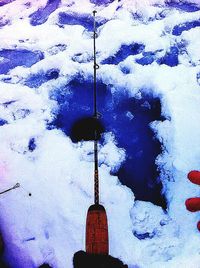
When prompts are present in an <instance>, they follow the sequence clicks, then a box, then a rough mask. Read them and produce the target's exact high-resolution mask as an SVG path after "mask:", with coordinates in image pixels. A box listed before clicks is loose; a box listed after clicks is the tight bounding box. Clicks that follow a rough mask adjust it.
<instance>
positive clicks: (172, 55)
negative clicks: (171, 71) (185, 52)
mask: <svg viewBox="0 0 200 268" xmlns="http://www.w3.org/2000/svg"><path fill="white" fill-rule="evenodd" d="M178 55H179V50H178V48H177V47H176V46H172V47H171V48H170V51H169V52H167V53H166V54H165V56H164V57H162V58H160V59H158V60H157V63H158V64H165V65H168V66H170V67H174V66H177V65H178V63H179V62H178Z"/></svg>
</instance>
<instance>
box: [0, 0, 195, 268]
mask: <svg viewBox="0 0 200 268" xmlns="http://www.w3.org/2000/svg"><path fill="white" fill-rule="evenodd" d="M26 2H27V1H24V0H16V1H13V2H10V3H8V4H6V5H3V6H1V8H0V17H1V22H0V24H1V25H2V28H1V30H0V45H1V51H5V49H10V50H27V51H31V52H34V53H35V52H37V51H39V52H41V53H43V54H44V58H40V59H38V61H37V62H34V63H33V64H31V66H30V65H29V66H26V65H25V64H22V66H11V67H12V68H11V69H9V70H6V71H5V72H2V74H1V75H0V80H1V81H0V89H1V90H0V119H1V120H4V121H2V122H5V123H4V124H3V125H1V127H0V139H1V141H2V142H1V153H0V171H1V172H0V182H1V183H0V190H1V191H3V190H5V189H7V188H10V187H12V186H13V185H15V183H16V182H19V183H20V185H21V187H20V188H18V189H15V190H13V191H12V192H8V193H6V194H4V195H1V197H0V207H1V213H0V228H1V232H2V234H3V237H4V239H5V241H6V252H5V260H6V261H7V262H8V263H9V265H10V266H11V267H13V268H31V267H33V268H35V267H38V266H39V265H40V264H42V263H44V262H48V263H49V264H50V265H52V267H54V268H64V267H69V268H70V267H72V257H73V254H74V253H75V252H76V251H78V250H81V249H83V250H84V240H85V238H84V234H85V220H86V213H87V209H88V207H89V206H90V205H91V204H92V202H93V194H92V193H93V184H92V174H93V163H92V148H93V144H92V143H91V142H79V143H78V144H74V143H72V142H71V140H70V138H69V137H67V136H66V135H65V134H64V133H63V132H62V131H61V130H59V129H49V128H48V127H47V125H48V124H50V123H51V122H52V121H53V119H54V117H55V116H56V115H55V114H56V113H55V111H57V110H58V109H59V102H58V101H57V100H56V98H53V96H54V93H55V92H57V90H59V92H60V93H61V95H62V94H63V95H64V94H70V92H67V93H66V92H65V91H64V89H65V86H66V85H67V84H68V83H69V82H70V81H71V80H72V78H73V77H75V76H76V75H77V74H79V73H81V74H82V76H83V77H84V78H85V79H90V78H91V75H92V72H93V68H92V62H91V58H92V33H91V32H89V31H87V29H85V24H84V23H83V22H84V19H83V18H85V17H84V16H86V15H87V16H91V12H92V10H93V9H94V7H95V6H94V4H92V3H90V2H89V1H88V0H84V1H83V0H82V1H78V0H77V1H75V2H74V1H70V0H69V1H61V2H60V4H59V6H58V7H57V9H56V10H55V11H52V12H50V13H51V14H50V15H49V18H48V20H46V21H44V23H43V24H41V25H37V26H34V25H31V24H30V21H31V18H30V15H31V14H33V13H34V12H36V11H37V10H38V9H39V8H40V9H42V8H44V7H45V6H46V4H47V2H48V1H46V0H40V1H39V0H38V1H34V2H32V3H31V5H30V6H27V5H26ZM173 2H175V1H173ZM176 2H177V3H179V1H176ZM180 2H181V3H182V1H180ZM184 2H186V1H184ZM187 2H188V3H189V2H191V3H196V4H200V1H197V0H196V1H195V0H193V1H187ZM167 3H168V5H166V4H167ZM155 4H156V5H155ZM95 8H96V9H97V11H98V17H97V18H98V20H99V21H103V22H104V23H103V25H100V26H99V28H98V35H99V37H98V39H97V50H98V54H97V60H98V62H99V63H102V64H100V65H101V67H100V70H99V71H98V77H99V78H100V79H101V80H102V82H103V83H104V84H105V85H109V86H110V90H111V93H112V94H113V95H114V94H119V95H120V94H122V92H126V93H127V96H129V97H135V98H138V99H140V98H141V96H142V94H143V93H146V94H147V93H150V94H151V95H152V96H153V97H159V98H160V100H161V104H162V111H161V112H162V115H163V116H165V118H166V120H164V121H154V122H151V124H150V127H151V129H153V131H154V132H155V135H156V137H157V138H158V140H159V141H160V143H161V144H162V148H163V151H162V153H161V154H160V155H159V156H158V157H157V159H156V163H157V165H158V167H159V169H160V179H161V181H162V184H163V192H164V194H165V196H166V199H167V210H166V211H164V210H163V209H162V208H161V207H158V206H156V205H153V204H152V203H150V202H144V201H138V200H137V201H135V197H134V190H133V192H132V191H131V190H130V189H129V188H128V187H126V186H123V185H122V184H121V183H120V182H119V180H118V178H117V177H116V176H113V175H110V174H111V173H112V172H113V171H114V170H117V169H119V167H120V166H121V164H122V163H123V162H124V161H125V160H126V151H125V150H124V148H120V147H119V146H118V144H117V142H116V138H115V135H114V133H110V132H109V133H106V134H105V137H104V143H103V144H101V146H100V152H99V159H100V179H101V182H100V183H101V184H100V189H101V197H100V199H101V202H102V204H103V205H104V206H105V208H106V210H107V214H108V219H109V235H110V254H111V255H113V256H114V257H118V258H120V259H122V260H123V261H124V262H125V263H127V264H128V265H129V266H130V267H132V266H134V265H137V266H138V267H141V268H146V267H148V268H153V267H155V268H156V267H159V266H160V267H166V268H171V267H175V268H176V267H179V266H181V267H191V268H192V267H193V268H199V267H200V266H199V263H200V255H199V252H200V247H199V245H200V243H199V242H200V241H199V234H198V230H196V223H197V221H198V219H199V215H198V213H196V214H191V213H190V212H187V211H186V209H185V206H184V202H185V200H186V199H187V198H189V197H192V196H198V195H199V190H198V186H195V185H192V184H191V183H190V182H188V181H187V173H188V172H189V171H190V170H192V169H197V170H198V169H199V168H200V160H199V159H200V149H199V144H200V127H199V120H198V119H199V118H200V106H199V102H200V94H199V84H198V81H197V76H198V74H199V72H200V69H199V63H200V58H199V40H198V39H197V36H198V35H199V31H200V29H199V27H196V28H191V29H186V30H184V31H182V32H181V34H180V35H178V36H176V35H173V29H174V27H176V26H177V25H182V24H184V23H187V22H192V21H195V20H198V21H199V18H200V11H198V10H197V11H194V12H186V11H183V10H181V9H178V8H175V7H173V6H172V7H170V4H169V1H163V0H154V1H153V0H151V1H147V0H146V1H139V0H137V1H135V2H134V4H133V2H132V0H129V1H128V0H124V1H121V2H118V1H113V2H112V3H110V4H107V5H106V6H104V5H99V6H96V7H95ZM61 12H67V13H70V14H72V15H73V14H76V16H77V13H78V14H80V17H79V18H78V22H77V23H78V24H79V25H73V24H71V25H67V24H65V23H63V24H62V25H61V24H60V23H59V14H60V13H61ZM161 13H162V16H161ZM85 14H86V15H85ZM133 43H134V44H142V45H143V49H141V50H138V51H136V53H131V52H130V50H128V49H129V48H130V47H129V46H130V45H132V44H133ZM172 47H175V48H177V50H176V51H175V52H172V51H171V48H172ZM148 52H150V53H154V55H155V58H154V59H153V61H152V62H150V63H149V64H147V65H141V64H139V62H138V59H141V58H142V57H145V55H146V54H144V53H148ZM117 53H119V54H117ZM120 53H121V54H120ZM126 53H127V54H126ZM173 53H174V54H173ZM175 54H176V59H177V62H176V64H172V63H171V62H170V59H174V57H175ZM116 55H117V56H116ZM122 55H125V56H122ZM169 55H172V56H169ZM113 56H114V57H115V56H116V57H117V62H116V64H113V63H112V62H111V63H110V64H103V62H104V61H105V60H107V59H108V58H109V57H113ZM77 57H78V60H77ZM169 57H171V58H170V59H169ZM119 61H120V62H119ZM5 63H6V59H5V58H4V57H3V56H1V61H0V70H2V69H3V68H2V66H3V65H1V64H5ZM105 63H106V62H105ZM19 65H20V64H19ZM51 69H53V70H59V75H58V77H55V78H53V79H44V80H43V82H42V83H39V84H37V83H36V84H34V85H33V86H28V85H29V84H28V82H27V81H29V79H31V77H32V76H34V75H38V74H41V75H45V74H46V73H47V72H48V71H49V70H51ZM123 69H124V70H128V71H127V73H126V72H122V70H123ZM0 73H1V72H0ZM30 81H31V80H30ZM30 83H31V82H30ZM63 95H62V96H63ZM64 96H65V95H64ZM65 101H68V99H67V100H65ZM68 102H69V103H68V105H70V101H68ZM126 116H127V117H128V120H134V114H132V113H130V112H128V113H127V114H126ZM31 140H32V142H33V140H34V144H35V147H33V149H32V150H30V148H29V145H30V141H31ZM142 168H145V167H142ZM29 193H31V196H30V195H29ZM191 260H192V262H191Z"/></svg>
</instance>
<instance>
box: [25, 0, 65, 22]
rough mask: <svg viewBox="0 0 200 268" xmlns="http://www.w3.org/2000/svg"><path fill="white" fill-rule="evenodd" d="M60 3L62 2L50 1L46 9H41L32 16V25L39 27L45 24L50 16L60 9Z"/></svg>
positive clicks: (57, 0) (58, 0)
mask: <svg viewBox="0 0 200 268" xmlns="http://www.w3.org/2000/svg"><path fill="white" fill-rule="evenodd" d="M60 2H61V0H49V1H48V2H47V4H46V6H45V7H44V8H40V9H38V10H37V11H36V12H34V13H33V14H31V15H30V18H31V20H30V23H31V25H33V26H37V25H40V24H43V23H45V22H46V21H47V20H48V18H49V15H50V14H51V13H53V12H54V11H55V10H56V9H57V8H58V6H59V4H60Z"/></svg>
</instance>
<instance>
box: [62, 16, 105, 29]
mask: <svg viewBox="0 0 200 268" xmlns="http://www.w3.org/2000/svg"><path fill="white" fill-rule="evenodd" d="M105 22H106V20H105V19H102V18H99V17H97V18H96V26H97V28H98V27H99V26H101V25H103V24H104V23H105ZM59 24H60V25H62V24H67V25H82V26H83V27H84V28H86V29H87V30H88V31H93V24H94V18H93V16H92V15H91V14H79V13H75V12H68V13H66V12H60V13H59Z"/></svg>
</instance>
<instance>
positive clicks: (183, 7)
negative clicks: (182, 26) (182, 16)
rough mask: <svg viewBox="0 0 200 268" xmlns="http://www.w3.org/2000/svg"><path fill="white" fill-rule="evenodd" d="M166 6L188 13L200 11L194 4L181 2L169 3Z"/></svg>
mask: <svg viewBox="0 0 200 268" xmlns="http://www.w3.org/2000/svg"><path fill="white" fill-rule="evenodd" d="M166 5H167V6H169V7H174V8H176V9H180V10H183V11H186V12H195V11H198V10H200V7H199V6H197V5H195V4H193V3H184V2H181V1H179V2H178V3H177V2H169V3H166Z"/></svg>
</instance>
